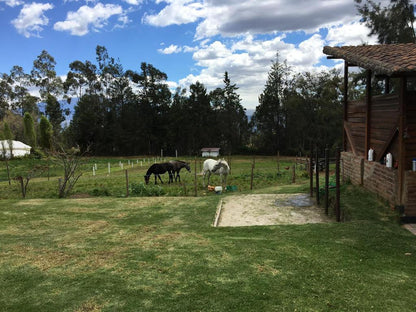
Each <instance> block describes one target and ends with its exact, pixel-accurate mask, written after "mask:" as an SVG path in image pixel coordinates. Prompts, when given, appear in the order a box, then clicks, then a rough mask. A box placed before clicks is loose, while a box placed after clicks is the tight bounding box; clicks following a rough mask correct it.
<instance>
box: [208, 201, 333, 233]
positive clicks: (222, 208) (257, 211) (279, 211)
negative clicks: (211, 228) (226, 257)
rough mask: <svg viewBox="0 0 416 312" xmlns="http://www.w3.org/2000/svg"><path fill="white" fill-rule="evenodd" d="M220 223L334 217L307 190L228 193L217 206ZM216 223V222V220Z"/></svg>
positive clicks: (310, 220) (312, 220)
mask: <svg viewBox="0 0 416 312" xmlns="http://www.w3.org/2000/svg"><path fill="white" fill-rule="evenodd" d="M216 219H217V222H216V223H217V224H216V226H252V225H276V224H306V223H323V222H330V221H331V220H330V219H329V218H328V217H327V216H326V215H325V213H324V212H323V209H322V208H318V207H316V206H315V205H314V203H313V201H312V200H311V198H310V197H309V195H307V194H254V195H239V196H227V197H225V198H223V199H222V201H221V202H220V204H219V206H218V209H217V218H216ZM214 225H215V224H214Z"/></svg>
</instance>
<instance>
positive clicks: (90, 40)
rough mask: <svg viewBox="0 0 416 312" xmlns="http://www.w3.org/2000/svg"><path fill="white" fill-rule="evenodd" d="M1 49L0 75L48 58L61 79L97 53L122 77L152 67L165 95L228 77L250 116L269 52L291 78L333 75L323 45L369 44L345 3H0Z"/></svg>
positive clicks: (130, 0)
mask: <svg viewBox="0 0 416 312" xmlns="http://www.w3.org/2000/svg"><path fill="white" fill-rule="evenodd" d="M382 2H383V1H382ZM384 2H385V1H384ZM0 42H1V49H0V60H1V62H0V73H9V71H10V69H11V68H12V67H13V66H14V65H19V66H22V67H23V68H24V70H25V71H26V72H30V70H31V69H32V64H33V61H34V60H35V58H36V57H37V56H38V55H39V54H40V53H41V51H42V50H46V51H48V52H49V54H51V55H52V56H53V57H54V58H55V60H56V62H57V65H56V70H57V74H58V75H59V76H62V78H63V79H65V75H66V73H67V72H68V70H69V68H68V65H69V63H71V62H73V61H75V60H80V61H86V60H90V61H95V47H96V46H97V45H102V46H105V47H106V48H107V50H108V52H109V54H110V56H112V57H114V58H116V59H117V58H118V59H119V60H120V63H121V64H122V65H123V67H124V69H126V70H127V69H132V70H139V67H140V63H141V62H147V63H150V64H152V65H153V66H155V67H156V68H158V69H160V70H162V71H163V72H165V73H166V74H167V75H168V81H169V85H170V86H171V87H172V89H174V88H176V87H177V86H181V87H188V86H189V85H190V84H191V83H194V82H196V81H200V82H202V83H203V84H204V85H205V86H206V87H207V89H208V90H212V89H214V88H216V87H221V86H223V82H222V79H223V76H224V72H225V71H228V73H229V77H230V79H231V81H232V83H236V84H237V86H238V87H239V90H238V92H239V94H240V96H241V99H242V104H243V106H244V107H246V108H247V109H254V108H255V107H256V105H258V100H257V99H258V96H259V94H260V93H261V92H262V90H263V88H264V85H265V83H266V79H267V73H268V71H269V69H270V65H271V62H272V61H273V60H274V59H275V56H276V53H277V52H279V55H280V57H281V59H282V60H283V59H286V60H287V62H288V64H289V65H290V66H291V67H292V68H293V69H294V71H319V70H327V69H328V68H332V67H333V66H334V65H335V66H339V65H336V64H337V63H335V62H334V61H328V60H326V58H325V55H323V54H322V48H323V46H325V45H357V44H362V43H369V44H371V43H376V40H375V38H370V37H368V29H367V28H366V27H365V26H364V25H362V24H360V23H359V16H358V15H357V11H356V8H355V4H354V1H353V0H259V1H253V0H107V1H104V0H102V1H100V0H57V1H52V0H49V1H48V0H30V1H25V0H0Z"/></svg>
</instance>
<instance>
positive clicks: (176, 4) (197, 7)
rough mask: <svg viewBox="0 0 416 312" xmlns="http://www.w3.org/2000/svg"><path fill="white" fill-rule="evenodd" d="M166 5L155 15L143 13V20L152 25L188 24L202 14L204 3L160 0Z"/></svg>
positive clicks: (183, 0) (188, 0) (184, 0)
mask: <svg viewBox="0 0 416 312" xmlns="http://www.w3.org/2000/svg"><path fill="white" fill-rule="evenodd" d="M161 2H166V3H167V5H166V6H165V7H164V8H163V9H162V10H161V11H160V12H159V13H158V14H155V15H152V14H145V16H144V17H143V22H145V23H146V24H150V25H152V26H160V27H164V26H169V25H181V24H188V23H193V22H195V21H197V20H198V19H199V18H201V17H203V16H204V5H203V4H202V3H200V2H199V1H193V0H162V1H160V0H159V1H156V3H161Z"/></svg>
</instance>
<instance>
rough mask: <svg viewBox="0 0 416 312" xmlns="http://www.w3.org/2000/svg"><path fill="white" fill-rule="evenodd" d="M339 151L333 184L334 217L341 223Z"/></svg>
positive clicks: (338, 150) (338, 151) (338, 152)
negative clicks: (334, 196)
mask: <svg viewBox="0 0 416 312" xmlns="http://www.w3.org/2000/svg"><path fill="white" fill-rule="evenodd" d="M340 154H341V152H340V149H339V148H337V154H336V161H335V181H336V182H335V183H336V198H335V216H336V219H337V222H340V221H341V208H340V197H341V192H340V187H341V185H340V168H339V167H340V158H341V157H340Z"/></svg>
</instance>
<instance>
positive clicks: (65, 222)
mask: <svg viewBox="0 0 416 312" xmlns="http://www.w3.org/2000/svg"><path fill="white" fill-rule="evenodd" d="M220 197H221V196H207V197H186V198H185V197H157V198H150V197H135V198H114V197H94V198H81V199H63V200H62V199H61V200H59V199H28V200H17V199H15V200H11V199H8V200H1V201H0V311H415V310H416V280H415V279H416V236H413V235H412V234H411V233H410V232H408V231H407V230H404V229H403V228H401V227H400V226H399V224H398V222H397V219H396V218H395V216H394V214H393V213H392V212H391V210H390V209H389V208H388V207H387V206H386V205H385V204H384V203H383V202H380V201H378V200H377V198H376V197H374V196H372V195H369V194H368V193H365V192H363V191H362V190H360V189H358V188H356V187H352V186H347V187H345V188H344V189H343V199H342V206H343V209H345V211H347V212H348V220H347V221H346V222H343V223H335V222H334V223H325V224H311V225H281V226H264V227H263V226H259V227H237V228H213V227H212V226H211V224H212V222H213V219H214V215H215V210H216V206H217V203H218V200H219V198H220Z"/></svg>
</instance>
